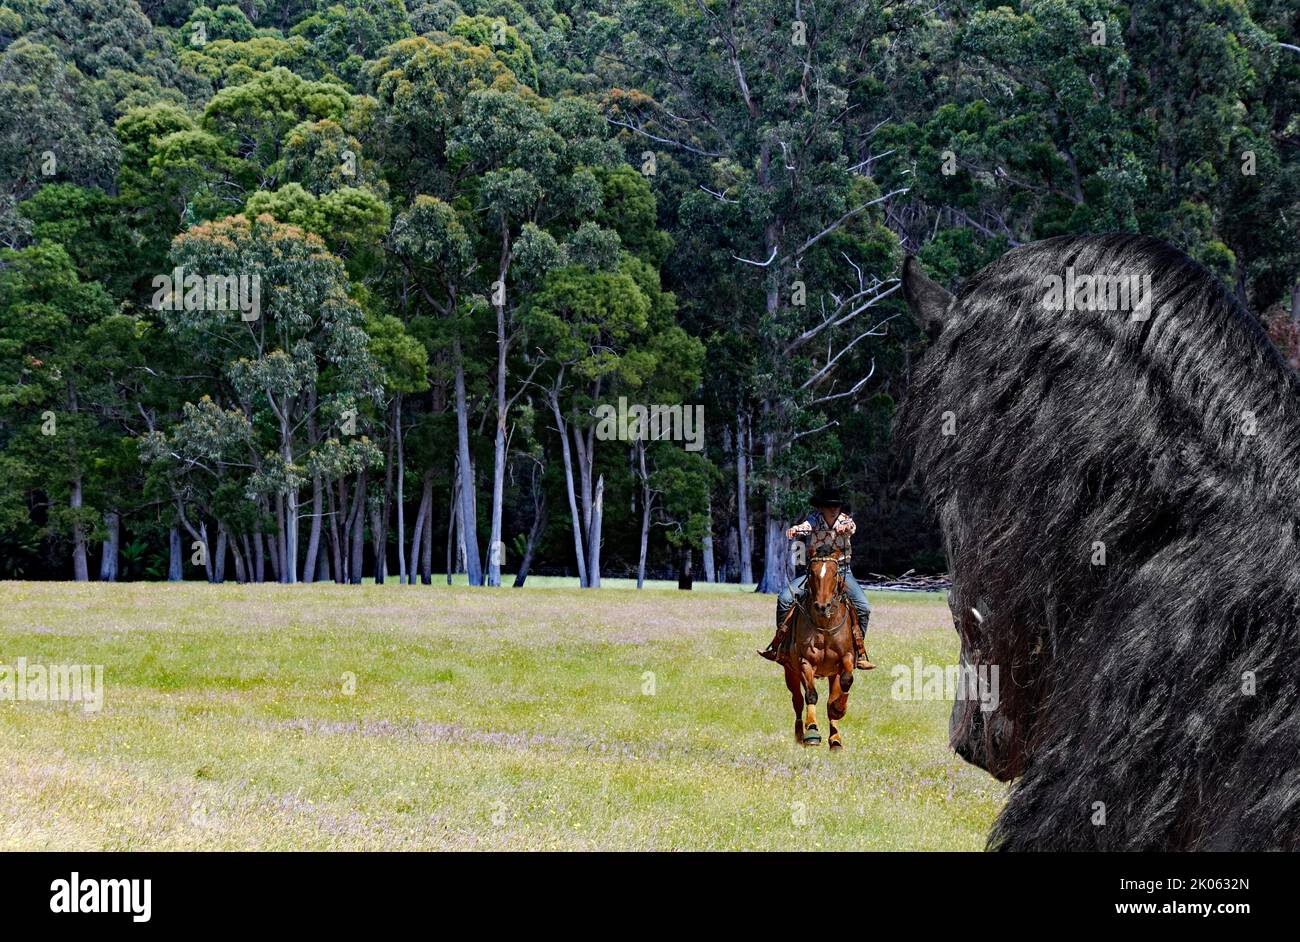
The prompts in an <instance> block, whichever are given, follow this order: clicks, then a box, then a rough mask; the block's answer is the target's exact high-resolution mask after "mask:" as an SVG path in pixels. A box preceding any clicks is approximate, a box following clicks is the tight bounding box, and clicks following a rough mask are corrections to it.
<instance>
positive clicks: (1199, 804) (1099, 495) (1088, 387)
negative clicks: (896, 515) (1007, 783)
mask: <svg viewBox="0 0 1300 942" xmlns="http://www.w3.org/2000/svg"><path fill="white" fill-rule="evenodd" d="M1069 267H1073V268H1074V269H1075V270H1076V271H1077V272H1086V273H1090V274H1107V275H1122V276H1125V277H1130V276H1138V277H1140V278H1148V277H1149V278H1150V284H1151V288H1152V292H1153V295H1152V297H1153V299H1154V300H1153V303H1152V307H1151V309H1150V312H1149V317H1148V318H1147V319H1145V320H1135V319H1133V318H1132V317H1131V316H1130V313H1129V312H1127V311H1105V310H1091V311H1089V310H1082V311H1073V312H1068V313H1067V312H1062V311H1055V310H1048V309H1047V308H1046V307H1045V306H1044V303H1043V299H1044V294H1045V288H1044V284H1045V283H1046V280H1047V279H1048V278H1049V277H1051V276H1056V277H1063V276H1064V274H1065V270H1066V269H1067V268H1069ZM945 431H951V434H945ZM898 435H899V441H900V443H901V444H902V446H903V447H904V448H905V449H906V450H907V451H910V453H911V454H912V456H913V474H914V475H915V476H916V477H917V478H918V479H919V480H920V481H921V482H922V484H923V486H924V489H925V491H926V494H927V497H928V498H929V500H930V503H931V505H932V507H933V509H934V511H935V514H936V516H937V518H938V523H939V527H940V530H941V532H942V534H943V539H944V544H945V548H946V550H947V553H948V561H949V567H950V569H951V571H952V574H953V581H954V585H953V592H952V597H951V604H952V606H953V610H954V613H955V614H958V615H959V614H960V613H961V612H964V611H966V610H967V609H969V608H977V609H978V610H979V612H980V615H981V616H982V621H981V622H979V625H978V630H977V632H976V633H975V635H974V636H973V637H967V638H966V639H965V640H966V644H967V646H970V647H971V648H972V649H973V654H974V656H976V657H977V659H978V660H979V661H980V662H982V663H985V664H990V665H996V666H998V668H999V670H1000V677H1001V703H1000V705H999V707H998V710H997V711H996V713H997V717H998V720H997V722H989V723H986V724H985V735H986V736H988V737H992V736H994V735H995V733H996V734H998V735H1000V736H1001V737H1002V738H1003V742H1004V744H1005V746H1006V748H1007V749H1009V750H1010V751H1011V754H1012V765H1013V767H1014V769H1015V770H1016V773H1017V774H1018V778H1017V780H1016V781H1015V784H1014V785H1013V787H1012V790H1011V793H1010V796H1009V798H1008V801H1007V804H1006V806H1005V808H1004V810H1003V811H1002V813H1001V815H1000V816H999V818H998V820H997V822H996V823H995V825H994V828H993V831H992V834H991V835H990V838H989V845H990V847H991V848H1005V849H1017V848H1096V849H1119V848H1124V849H1153V850H1172V849H1207V848H1216V849H1222V848H1233V849H1249V848H1297V847H1300V683H1298V682H1297V674H1296V672H1297V670H1300V552H1298V551H1300V535H1298V532H1297V522H1298V515H1300V381H1298V380H1297V377H1296V375H1295V373H1294V372H1293V371H1292V370H1291V369H1290V368H1289V367H1288V366H1287V365H1286V363H1285V362H1284V361H1283V359H1282V358H1281V356H1279V355H1278V353H1277V352H1276V350H1274V348H1273V347H1272V346H1271V344H1270V343H1269V341H1268V339H1267V337H1266V335H1265V333H1264V330H1263V329H1262V327H1261V325H1260V324H1259V322H1258V321H1257V320H1256V319H1255V318H1254V317H1252V316H1251V315H1250V314H1249V313H1248V312H1247V311H1245V310H1244V309H1243V308H1242V307H1241V306H1240V305H1239V304H1238V303H1237V302H1236V301H1235V300H1234V299H1233V298H1232V297H1231V296H1230V295H1229V294H1228V293H1227V292H1226V291H1225V290H1224V289H1223V288H1222V286H1221V285H1220V284H1219V283H1218V282H1217V281H1216V280H1215V278H1214V277H1213V276H1211V275H1210V274H1209V273H1208V272H1206V271H1205V270H1204V269H1202V268H1201V267H1200V266H1199V265H1197V264H1196V263H1195V262H1193V261H1192V260H1191V259H1189V258H1188V257H1187V256H1185V255H1183V254H1182V253H1181V252H1179V251H1177V250H1176V249H1174V248H1172V247H1170V246H1168V245H1166V244H1164V243H1162V242H1159V241H1157V240H1155V239H1151V238H1147V237H1143V236H1135V235H1107V236H1088V237H1064V238H1057V239H1049V240H1046V241H1043V242H1037V243H1033V244H1031V245H1027V246H1024V247H1023V248H1019V249H1016V250H1014V251H1011V252H1009V253H1007V254H1006V255H1005V256H1003V257H1002V258H1001V259H1000V260H998V261H997V262H995V263H994V264H992V265H990V266H989V267H988V268H986V269H984V270H983V271H982V272H980V273H979V274H978V275H976V276H974V277H973V278H972V279H970V281H969V282H968V283H967V284H966V285H965V286H964V288H963V290H962V291H961V293H960V295H959V296H958V297H957V299H956V300H955V301H954V302H953V303H952V305H951V307H950V308H949V309H948V311H947V315H946V317H945V318H944V323H943V325H942V328H941V329H940V330H939V332H938V334H937V336H936V337H934V339H933V342H932V344H931V346H930V347H929V348H928V349H927V350H926V352H925V353H924V355H923V356H922V357H921V360H920V363H919V365H918V368H917V369H916V371H915V375H914V376H913V378H912V380H911V384H910V387H909V389H908V392H907V395H906V397H905V401H904V405H903V407H902V409H901V411H900V414H899V418H898ZM1099 559H1100V560H1101V561H1100V563H1099V562H1098V560H1099ZM990 745H991V742H990ZM1099 810H1100V815H1099ZM1099 821H1102V822H1104V823H1098V822H1099Z"/></svg>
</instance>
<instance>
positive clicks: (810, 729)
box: [799, 658, 822, 746]
mask: <svg viewBox="0 0 1300 942" xmlns="http://www.w3.org/2000/svg"><path fill="white" fill-rule="evenodd" d="M799 672H800V675H801V679H802V680H803V698H804V700H805V701H806V702H807V706H806V707H805V708H804V709H805V712H804V724H803V744H804V745H805V746H820V745H821V744H822V734H821V731H820V730H819V729H817V668H816V667H814V666H813V664H812V662H811V661H809V660H807V659H806V658H801V659H800V661H799Z"/></svg>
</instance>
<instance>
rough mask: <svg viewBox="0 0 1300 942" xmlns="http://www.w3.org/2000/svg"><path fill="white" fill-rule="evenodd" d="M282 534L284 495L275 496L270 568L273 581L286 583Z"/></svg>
mask: <svg viewBox="0 0 1300 942" xmlns="http://www.w3.org/2000/svg"><path fill="white" fill-rule="evenodd" d="M284 536H285V533H284V495H283V494H276V495H275V540H274V541H273V542H274V546H275V549H274V552H272V554H271V567H272V568H273V569H274V570H275V581H276V582H281V583H286V582H288V581H289V578H288V575H287V574H286V573H285V571H284V561H285V559H287V558H288V557H287V546H288V544H287V543H286V542H285V538H284Z"/></svg>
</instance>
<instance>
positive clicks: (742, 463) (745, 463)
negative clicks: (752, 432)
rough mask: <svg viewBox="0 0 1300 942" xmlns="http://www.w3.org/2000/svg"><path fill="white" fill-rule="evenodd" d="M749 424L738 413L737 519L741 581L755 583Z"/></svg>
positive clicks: (742, 415) (741, 414) (743, 416)
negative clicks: (750, 496)
mask: <svg viewBox="0 0 1300 942" xmlns="http://www.w3.org/2000/svg"><path fill="white" fill-rule="evenodd" d="M748 426H749V423H748V422H747V421H746V418H745V414H744V413H743V412H737V413H736V517H737V518H738V519H737V523H736V526H737V529H738V530H739V536H740V581H741V583H743V584H745V585H748V584H749V583H751V582H753V581H754V562H753V560H754V546H753V531H752V530H751V529H750V525H749V434H748V431H749V428H748Z"/></svg>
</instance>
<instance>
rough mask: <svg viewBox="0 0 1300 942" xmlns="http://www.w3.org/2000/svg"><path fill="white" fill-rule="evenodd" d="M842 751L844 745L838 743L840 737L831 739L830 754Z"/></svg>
mask: <svg viewBox="0 0 1300 942" xmlns="http://www.w3.org/2000/svg"><path fill="white" fill-rule="evenodd" d="M843 749H844V743H842V742H840V737H838V736H832V737H831V752H841V751H842V750H843Z"/></svg>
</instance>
